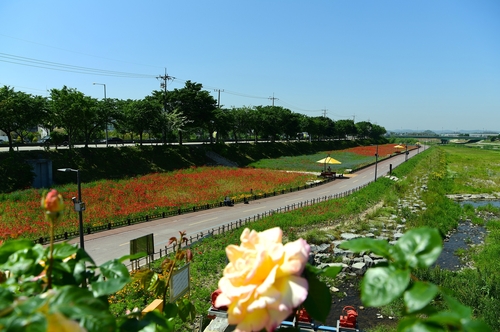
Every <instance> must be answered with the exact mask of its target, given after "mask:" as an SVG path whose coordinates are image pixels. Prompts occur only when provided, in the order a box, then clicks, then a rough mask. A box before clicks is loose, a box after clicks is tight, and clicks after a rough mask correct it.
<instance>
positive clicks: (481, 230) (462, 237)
mask: <svg viewBox="0 0 500 332" xmlns="http://www.w3.org/2000/svg"><path fill="white" fill-rule="evenodd" d="M459 204H460V205H461V206H464V205H465V204H470V205H472V206H473V207H474V208H477V207H479V206H486V205H488V204H491V205H492V206H494V207H498V208H500V201H492V200H487V201H461V202H460V203H459ZM485 236H486V228H485V227H483V226H479V225H474V224H473V223H471V222H469V221H466V222H462V223H460V224H459V225H458V227H457V229H456V230H454V231H453V232H452V233H451V234H450V236H449V238H448V239H446V240H445V242H444V243H443V251H442V252H441V255H440V256H439V258H438V259H437V261H436V263H435V264H434V266H436V265H439V266H440V267H441V268H442V269H447V270H452V271H456V270H459V269H460V268H462V267H464V265H463V264H462V262H460V258H459V257H458V256H456V255H455V252H456V251H457V249H466V250H467V249H468V248H469V247H470V246H471V245H477V244H480V243H482V242H483V241H484V238H485Z"/></svg>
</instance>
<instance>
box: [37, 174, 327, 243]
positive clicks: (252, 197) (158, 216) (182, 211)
mask: <svg viewBox="0 0 500 332" xmlns="http://www.w3.org/2000/svg"><path fill="white" fill-rule="evenodd" d="M333 180H334V179H325V180H322V181H321V182H314V183H309V184H306V185H304V186H298V187H292V188H288V189H283V190H279V191H273V192H268V193H262V194H251V195H246V196H243V197H240V198H237V199H232V200H231V202H232V204H236V203H245V202H247V201H248V202H249V201H255V200H258V199H262V198H267V197H273V196H277V195H284V194H286V193H291V192H295V191H299V190H304V189H310V188H313V187H316V186H319V185H322V184H325V183H328V182H330V181H333ZM222 206H224V201H221V202H217V203H208V204H202V205H198V206H191V207H186V208H177V209H170V210H166V211H163V212H158V213H156V214H147V215H143V216H139V217H136V218H127V219H124V220H121V221H114V222H108V223H105V224H103V225H98V226H92V227H85V228H84V232H85V234H86V235H89V234H93V233H97V232H102V231H107V230H111V229H114V228H119V227H125V226H130V225H134V224H138V223H142V222H148V221H152V220H157V219H162V218H168V217H173V216H178V215H181V214H186V213H191V212H196V211H203V210H209V209H214V208H218V207H222ZM79 235H80V232H79V231H78V230H75V231H71V232H64V233H62V234H56V235H54V241H66V240H69V239H72V238H75V237H78V236H79ZM34 242H35V243H40V244H47V243H49V242H50V237H48V236H45V237H40V238H38V239H36V240H34Z"/></svg>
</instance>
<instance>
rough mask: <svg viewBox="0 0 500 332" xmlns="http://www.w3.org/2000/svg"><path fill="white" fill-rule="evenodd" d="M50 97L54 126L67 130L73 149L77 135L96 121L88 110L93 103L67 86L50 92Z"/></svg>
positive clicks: (69, 142)
mask: <svg viewBox="0 0 500 332" xmlns="http://www.w3.org/2000/svg"><path fill="white" fill-rule="evenodd" d="M50 97H51V100H50V108H51V121H52V124H53V125H54V126H55V127H60V128H64V129H65V131H66V133H67V134H68V144H69V146H70V147H71V146H72V142H73V141H74V140H75V137H76V135H78V133H79V132H84V131H85V129H83V128H84V127H85V124H86V123H88V122H93V121H95V119H94V118H93V117H92V116H91V111H90V110H88V108H89V107H90V106H91V103H90V101H89V100H88V98H87V99H86V98H85V95H84V94H83V93H82V92H80V91H78V90H76V89H73V88H68V87H67V86H63V88H62V89H52V90H50ZM82 129H83V130H82Z"/></svg>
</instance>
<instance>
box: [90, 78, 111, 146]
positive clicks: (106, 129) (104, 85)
mask: <svg viewBox="0 0 500 332" xmlns="http://www.w3.org/2000/svg"><path fill="white" fill-rule="evenodd" d="M92 84H93V85H102V86H103V87H104V102H106V84H104V83H95V82H94V83H92ZM104 131H105V132H106V147H108V115H107V114H106V128H105V129H104Z"/></svg>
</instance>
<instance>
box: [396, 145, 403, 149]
mask: <svg viewBox="0 0 500 332" xmlns="http://www.w3.org/2000/svg"><path fill="white" fill-rule="evenodd" d="M394 147H395V148H396V149H404V148H405V147H404V146H403V145H399V144H398V145H395V146H394Z"/></svg>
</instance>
